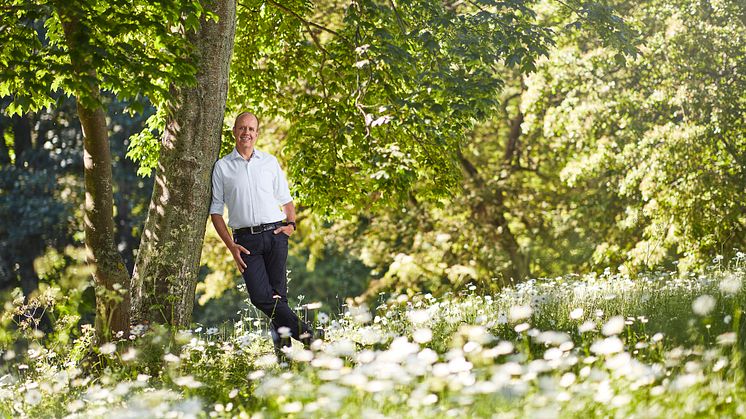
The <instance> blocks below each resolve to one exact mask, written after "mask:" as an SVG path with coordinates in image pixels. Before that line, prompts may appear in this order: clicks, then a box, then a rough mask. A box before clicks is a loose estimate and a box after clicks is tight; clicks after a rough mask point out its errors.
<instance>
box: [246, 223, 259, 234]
mask: <svg viewBox="0 0 746 419" xmlns="http://www.w3.org/2000/svg"><path fill="white" fill-rule="evenodd" d="M255 227H256V229H257V231H254V228H255ZM249 231H250V232H251V234H259V233H261V232H262V226H261V225H258V226H251V227H249Z"/></svg>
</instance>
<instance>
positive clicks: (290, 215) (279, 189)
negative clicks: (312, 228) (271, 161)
mask: <svg viewBox="0 0 746 419" xmlns="http://www.w3.org/2000/svg"><path fill="white" fill-rule="evenodd" d="M275 170H277V175H276V176H275V179H277V181H276V182H275V185H274V186H275V198H276V199H277V200H278V201H279V202H284V204H282V211H283V212H284V213H285V220H287V221H288V222H293V223H295V204H294V203H293V198H292V197H291V196H290V188H289V187H288V182H287V179H286V178H285V173H283V171H282V169H281V168H280V164H279V162H277V161H275ZM295 230H296V227H295V226H294V225H293V224H290V225H286V226H282V227H279V228H277V229H275V234H278V233H280V232H282V233H285V234H287V235H288V236H290V235H291V234H293V233H294V232H295Z"/></svg>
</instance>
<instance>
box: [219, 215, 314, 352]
mask: <svg viewBox="0 0 746 419" xmlns="http://www.w3.org/2000/svg"><path fill="white" fill-rule="evenodd" d="M233 240H234V241H235V242H236V243H238V244H240V245H241V246H243V247H245V248H246V249H247V250H248V251H249V252H251V254H248V255H247V254H245V253H244V254H242V258H243V261H244V262H246V269H244V271H243V279H244V281H245V282H246V289H247V290H248V292H249V299H250V300H251V303H252V304H254V306H256V308H258V309H259V310H261V311H262V312H263V313H264V314H266V315H267V316H268V317H269V318H270V320H271V321H272V328H273V329H274V330H275V331H276V330H277V329H279V328H280V327H283V326H285V327H288V328H290V335H291V336H292V337H293V338H295V339H298V340H300V341H301V342H303V343H304V344H305V345H308V344H309V343H310V342H311V338H312V336H311V330H310V328H309V327H308V325H307V324H305V323H304V322H303V321H301V320H300V318H298V316H297V315H296V314H295V312H294V311H293V310H292V309H291V308H290V306H289V305H288V297H287V293H288V283H287V270H286V268H285V264H286V262H287V258H288V236H287V235H286V234H285V233H278V234H274V232H273V231H272V230H269V231H265V232H263V233H260V234H251V233H248V232H242V233H238V234H234V236H233ZM275 296H279V298H275ZM283 341H284V342H283V345H285V346H288V345H289V344H290V341H289V339H283Z"/></svg>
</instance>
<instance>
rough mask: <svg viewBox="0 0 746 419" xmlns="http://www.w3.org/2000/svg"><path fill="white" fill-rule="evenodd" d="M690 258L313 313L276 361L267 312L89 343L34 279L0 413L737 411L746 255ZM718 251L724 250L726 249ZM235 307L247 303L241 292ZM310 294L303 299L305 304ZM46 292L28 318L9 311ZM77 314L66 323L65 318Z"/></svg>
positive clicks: (15, 324)
mask: <svg viewBox="0 0 746 419" xmlns="http://www.w3.org/2000/svg"><path fill="white" fill-rule="evenodd" d="M714 262H715V264H714V266H712V267H711V268H709V269H708V270H706V271H704V272H701V273H691V274H685V275H684V274H679V273H666V272H659V273H651V274H641V275H638V276H636V277H632V278H631V277H628V276H626V275H622V274H614V273H611V272H608V271H607V272H606V273H604V274H601V275H586V276H578V275H568V276H565V277H558V278H551V279H537V280H531V281H528V282H525V283H521V284H518V285H516V286H515V287H513V288H510V289H505V290H503V291H502V292H500V293H499V294H496V295H478V294H476V293H475V292H474V291H473V290H469V291H465V292H463V293H452V294H446V295H443V296H440V297H438V298H436V297H433V296H432V295H430V294H417V295H413V296H407V295H399V296H391V297H388V296H387V297H386V299H385V300H384V299H383V296H382V299H381V301H379V302H378V303H377V304H374V305H371V306H370V307H368V306H348V307H347V308H346V310H345V311H344V312H343V313H329V312H328V310H327V311H325V307H316V306H315V305H311V306H310V309H311V312H312V317H314V319H315V321H316V322H317V324H319V325H321V326H323V327H324V328H325V329H326V331H327V332H326V339H325V340H324V341H316V342H315V343H314V344H313V345H312V347H311V350H305V349H303V347H302V346H301V345H299V344H298V345H297V346H294V347H293V348H292V351H290V352H289V353H288V354H287V357H288V358H289V360H290V361H289V362H288V363H285V364H278V362H277V358H276V356H275V354H274V351H273V347H272V343H271V341H270V338H269V337H268V333H267V331H266V321H265V320H264V319H262V318H259V316H257V315H255V314H254V312H253V311H251V310H249V309H247V310H246V312H245V315H244V318H243V319H242V320H241V321H240V322H237V323H236V324H234V325H231V326H232V327H230V328H225V327H222V328H215V327H210V326H209V325H205V326H203V327H197V328H195V329H193V330H182V331H179V332H178V333H169V332H167V331H165V330H162V329H158V328H145V327H136V328H134V329H133V330H132V333H131V335H130V336H122V337H121V338H120V340H119V341H117V342H116V343H108V344H104V345H101V346H98V345H94V344H93V343H92V338H93V334H92V332H93V331H92V329H91V328H90V327H86V326H84V327H83V328H82V330H80V327H79V326H78V325H77V318H76V317H75V315H74V313H66V312H64V310H60V309H56V307H64V304H60V302H61V301H63V300H64V298H65V297H64V296H63V295H61V294H60V293H59V292H57V291H55V289H54V288H47V289H46V291H45V292H44V293H43V294H42V296H41V297H40V299H38V300H36V301H32V302H31V303H30V304H31V307H29V306H28V305H26V306H24V303H23V298H22V297H20V298H18V299H16V300H15V301H13V302H7V303H6V304H5V307H4V315H3V316H4V317H3V318H4V319H5V320H8V319H11V320H10V321H9V324H11V326H12V327H6V328H5V330H4V331H3V332H2V333H3V335H2V336H0V337H2V338H3V339H2V341H4V342H12V343H13V344H12V345H9V346H7V345H6V346H7V347H5V348H3V350H2V354H1V355H0V358H1V359H2V367H0V413H1V414H2V415H3V416H5V417H53V416H59V417H86V418H87V417H108V418H122V417H124V418H126V417H138V418H145V417H167V418H180V417H246V418H249V417H256V418H272V417H351V418H358V417H363V418H376V417H396V418H399V417H409V418H421V417H460V418H465V417H516V418H523V417H640V418H649V417H744V416H746V386H745V382H744V377H745V375H744V372H745V371H746V369H745V366H746V360H745V359H744V348H745V347H746V345H745V342H744V341H745V340H746V326H744V322H745V321H746V319H743V318H742V317H743V309H744V307H746V291H744V287H743V282H744V276H746V267H745V266H744V264H746V256H744V255H743V254H742V253H739V254H738V257H737V258H736V259H734V260H733V261H730V262H728V263H727V264H726V263H724V261H722V260H721V259H719V258H716V260H715V261H714ZM726 265H727V266H726ZM247 307H248V303H247ZM307 308H309V307H307ZM34 309H36V310H47V311H48V313H49V314H52V316H51V317H52V318H53V319H54V324H55V330H54V331H53V332H52V333H48V334H46V335H45V334H43V333H41V332H39V331H38V330H35V329H34V328H33V327H30V326H29V325H28V324H26V323H24V313H29V312H33V310H34ZM74 328H77V329H76V330H79V332H76V333H73V332H72V329H74Z"/></svg>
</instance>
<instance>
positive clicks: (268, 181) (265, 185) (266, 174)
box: [257, 170, 275, 194]
mask: <svg viewBox="0 0 746 419" xmlns="http://www.w3.org/2000/svg"><path fill="white" fill-rule="evenodd" d="M257 180H258V185H257V186H258V187H259V190H260V191H262V192H264V193H268V194H274V191H275V174H274V173H273V172H272V171H270V170H262V171H260V172H259V178H258V179H257Z"/></svg>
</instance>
